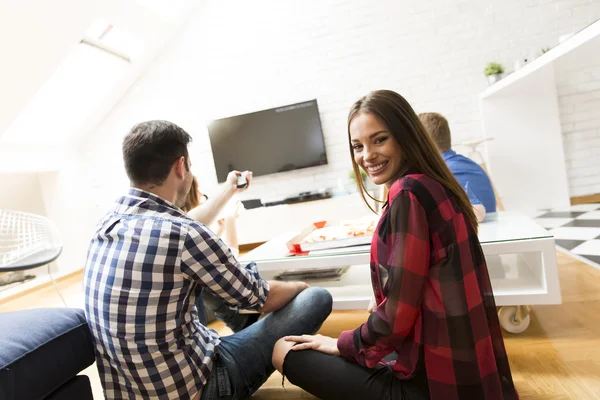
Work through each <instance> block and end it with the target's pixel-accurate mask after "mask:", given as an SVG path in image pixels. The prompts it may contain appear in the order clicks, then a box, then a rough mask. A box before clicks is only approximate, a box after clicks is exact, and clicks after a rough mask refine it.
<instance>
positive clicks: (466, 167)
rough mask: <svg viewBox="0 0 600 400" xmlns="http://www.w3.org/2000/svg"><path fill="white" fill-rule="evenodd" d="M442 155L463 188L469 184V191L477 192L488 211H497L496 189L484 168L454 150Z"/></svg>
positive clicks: (478, 197)
mask: <svg viewBox="0 0 600 400" xmlns="http://www.w3.org/2000/svg"><path fill="white" fill-rule="evenodd" d="M442 157H443V158H444V161H446V164H447V165H448V168H449V169H450V171H451V172H452V173H453V174H454V176H455V177H456V179H457V180H458V182H459V183H460V184H461V185H462V187H463V188H466V187H467V185H468V189H469V191H471V192H473V193H474V194H475V196H476V197H477V199H478V200H479V201H480V202H481V204H483V206H484V207H485V210H486V212H496V197H495V195H494V189H493V188H492V183H491V181H490V178H489V177H488V176H487V174H486V173H485V171H484V170H483V168H481V166H480V165H479V164H477V163H476V162H475V161H473V160H471V159H470V158H467V157H465V156H463V155H460V154H457V153H456V152H455V151H454V150H449V151H446V152H444V153H442Z"/></svg>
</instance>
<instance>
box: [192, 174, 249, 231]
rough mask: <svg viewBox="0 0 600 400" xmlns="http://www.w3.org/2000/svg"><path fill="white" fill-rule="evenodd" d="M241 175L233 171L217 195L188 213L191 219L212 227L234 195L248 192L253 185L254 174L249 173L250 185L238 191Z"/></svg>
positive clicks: (247, 176) (247, 177) (247, 178)
mask: <svg viewBox="0 0 600 400" xmlns="http://www.w3.org/2000/svg"><path fill="white" fill-rule="evenodd" d="M240 175H241V172H239V171H231V172H230V173H229V175H227V180H226V181H225V182H224V183H223V185H222V186H221V188H220V190H219V191H218V192H217V194H216V195H214V196H211V197H210V198H209V199H208V200H206V201H205V202H204V203H202V204H200V205H199V206H198V207H195V208H192V209H191V210H190V211H188V213H187V214H188V215H189V216H190V218H192V219H194V220H195V221H198V222H201V223H203V224H204V225H211V224H212V223H213V222H214V221H215V219H216V218H217V215H219V213H220V212H221V210H222V209H223V207H224V206H225V204H227V202H229V200H231V198H232V197H233V195H234V194H236V193H239V192H241V191H244V190H247V189H248V188H249V187H250V184H251V183H252V172H248V175H246V180H247V181H248V185H247V186H246V187H245V188H241V189H238V187H237V178H238V176H240Z"/></svg>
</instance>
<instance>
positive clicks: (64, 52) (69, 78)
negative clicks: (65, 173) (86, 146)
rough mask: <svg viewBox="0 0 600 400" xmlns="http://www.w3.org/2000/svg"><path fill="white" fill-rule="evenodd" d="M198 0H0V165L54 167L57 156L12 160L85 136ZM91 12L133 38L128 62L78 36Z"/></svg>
mask: <svg viewBox="0 0 600 400" xmlns="http://www.w3.org/2000/svg"><path fill="white" fill-rule="evenodd" d="M197 6H198V2H197V1H193V0H137V1H136V0H102V1H94V0H54V1H47V0H19V1H14V0H0V51H1V54H2V63H0V110H1V111H0V171H23V170H27V171H36V170H37V171H40V170H54V169H57V168H59V167H60V165H59V164H58V162H59V161H58V160H57V159H58V158H60V157H52V156H51V155H48V156H47V157H46V159H37V160H35V161H33V160H32V162H28V163H14V160H18V159H30V157H31V156H32V155H33V154H35V155H36V156H39V155H40V154H44V152H43V151H40V149H43V148H47V149H48V150H50V148H52V149H67V148H71V147H75V146H77V145H78V144H79V143H81V142H82V141H83V140H85V136H86V135H87V134H88V133H89V132H90V130H91V129H93V128H94V127H95V126H97V124H98V123H100V122H101V120H102V119H103V118H104V116H105V115H106V114H107V113H108V112H109V111H110V109H111V108H112V107H113V106H114V105H115V104H116V103H117V102H118V101H119V99H120V98H121V97H122V96H123V95H124V94H125V92H126V91H127V90H128V88H129V87H130V86H131V84H132V83H133V82H134V81H135V80H136V79H137V78H138V77H139V75H140V74H141V73H142V71H143V70H144V69H145V68H146V67H147V65H148V63H149V62H150V61H151V60H153V59H154V58H155V57H156V56H157V55H158V54H159V53H160V52H161V51H162V49H163V48H164V46H165V44H166V43H168V41H169V40H172V39H173V37H174V36H175V35H176V34H177V32H179V30H180V29H182V27H183V26H185V22H186V21H187V20H188V18H189V16H190V14H192V11H193V10H195V9H196V8H197ZM97 20H103V21H105V22H107V23H108V24H111V25H113V26H114V27H115V29H118V30H119V31H121V32H122V33H124V34H126V35H127V36H128V37H129V38H130V39H132V41H133V42H134V43H136V47H137V49H136V52H135V54H132V60H131V62H126V61H124V60H123V59H120V58H118V57H115V56H114V55H111V54H109V53H107V52H104V51H102V50H99V49H97V48H95V47H91V46H88V45H85V44H80V41H81V40H82V39H83V38H84V36H85V33H86V31H87V30H88V28H89V27H90V26H91V25H92V24H93V23H94V22H95V21H97ZM51 152H52V151H51ZM51 152H46V153H51ZM19 164H21V165H19Z"/></svg>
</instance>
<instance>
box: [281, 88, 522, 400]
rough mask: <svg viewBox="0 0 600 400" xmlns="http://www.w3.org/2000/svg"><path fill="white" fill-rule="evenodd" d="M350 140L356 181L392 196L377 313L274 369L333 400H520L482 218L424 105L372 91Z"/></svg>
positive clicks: (284, 353)
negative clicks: (420, 110) (430, 128)
mask: <svg viewBox="0 0 600 400" xmlns="http://www.w3.org/2000/svg"><path fill="white" fill-rule="evenodd" d="M348 135H349V143H350V148H351V152H352V163H353V166H354V171H355V174H356V176H358V172H359V168H361V169H363V170H365V171H366V172H367V174H368V176H369V178H370V179H371V180H372V181H373V182H374V183H376V184H379V185H384V186H385V187H386V188H387V189H388V190H389V193H388V197H387V202H386V207H385V209H384V211H383V214H382V216H381V218H380V220H379V223H378V225H377V228H376V229H375V233H374V235H373V240H372V242H371V265H370V269H371V281H372V285H373V294H374V298H375V305H374V307H372V308H371V307H370V311H372V312H371V315H370V316H369V319H368V321H367V322H365V323H364V324H363V325H362V326H360V327H359V328H358V329H356V330H351V331H345V332H342V333H341V334H340V336H339V338H338V339H333V338H330V337H326V336H321V335H317V336H311V335H302V336H289V337H286V338H283V339H282V340H280V341H278V342H277V344H276V345H275V349H274V356H273V364H274V366H275V367H276V368H278V369H279V370H280V372H282V373H284V374H285V376H287V377H288V379H289V380H290V382H292V383H293V384H295V385H298V386H300V387H301V388H303V389H305V390H307V391H309V392H310V393H312V394H313V395H315V396H317V397H319V398H321V399H324V400H327V399H340V398H343V399H375V398H377V399H390V400H391V399H435V400H438V399H444V400H446V399H459V398H460V399H467V398H468V399H482V398H485V399H494V400H500V399H511V400H512V399H518V394H517V392H516V390H515V388H514V385H513V381H512V375H511V371H510V367H509V364H508V359H507V356H506V351H505V349H504V342H503V339H502V335H501V332H500V326H499V322H498V315H497V313H496V305H495V302H494V297H493V294H492V285H491V282H490V277H489V274H488V270H487V266H486V263H485V258H484V255H483V251H482V249H481V246H480V244H479V240H478V238H477V221H476V219H475V216H474V214H473V209H472V207H471V204H470V203H469V200H468V197H467V195H466V193H465V192H464V191H463V189H462V187H461V186H460V185H459V183H458V182H457V181H456V179H455V178H454V176H453V175H452V174H451V172H450V171H449V170H448V167H447V166H446V164H445V163H444V161H443V160H442V158H441V156H440V155H439V152H438V150H437V149H436V147H435V145H434V144H433V142H432V141H431V138H430V137H429V135H428V134H427V132H426V131H425V128H424V127H423V125H422V124H421V122H420V121H419V119H418V117H417V115H416V114H415V112H414V111H413V109H412V107H411V106H410V105H409V104H408V102H407V101H406V100H405V99H404V98H403V97H402V96H400V95H399V94H397V93H394V92H391V91H385V90H380V91H375V92H372V93H370V94H368V95H367V96H365V97H363V98H361V99H359V100H358V101H357V102H356V103H354V105H353V106H352V108H351V109H350V113H349V116H348ZM358 184H359V187H360V188H361V193H362V195H363V199H365V201H366V198H365V192H366V191H365V190H364V186H363V185H361V182H360V181H359V182H358Z"/></svg>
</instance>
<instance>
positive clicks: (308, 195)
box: [283, 189, 332, 204]
mask: <svg viewBox="0 0 600 400" xmlns="http://www.w3.org/2000/svg"><path fill="white" fill-rule="evenodd" d="M331 196H332V191H331V189H325V190H314V191H308V192H300V193H298V194H297V195H295V196H290V197H286V198H285V199H283V202H284V203H285V204H296V203H304V202H306V201H313V200H323V199H329V198H330V197H331Z"/></svg>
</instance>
